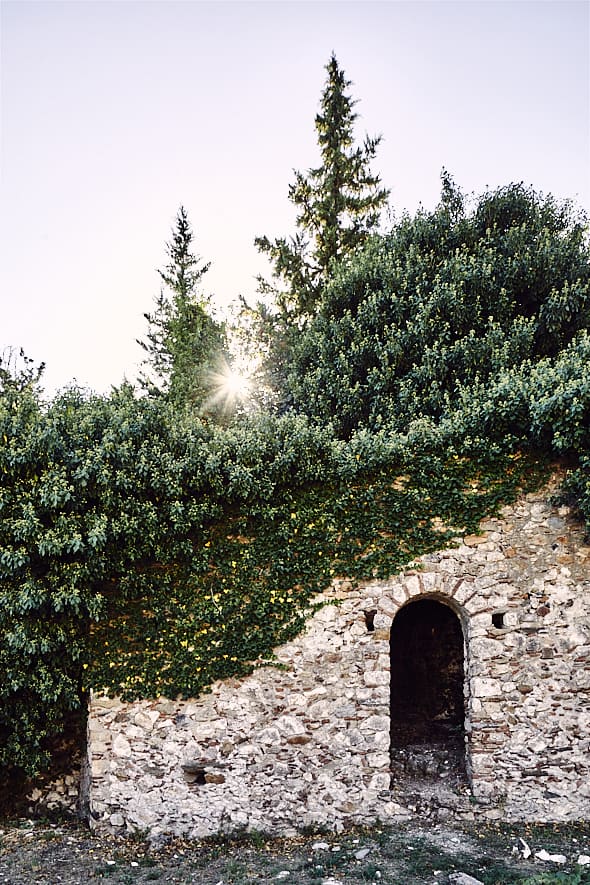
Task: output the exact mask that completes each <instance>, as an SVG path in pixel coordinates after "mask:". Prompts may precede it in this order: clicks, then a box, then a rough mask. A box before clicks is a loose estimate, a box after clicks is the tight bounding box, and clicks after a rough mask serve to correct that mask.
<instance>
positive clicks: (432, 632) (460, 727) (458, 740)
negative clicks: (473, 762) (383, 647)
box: [390, 593, 467, 779]
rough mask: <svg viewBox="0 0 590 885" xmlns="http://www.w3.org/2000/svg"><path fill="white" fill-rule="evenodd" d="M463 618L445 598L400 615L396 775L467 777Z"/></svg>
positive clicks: (394, 675) (393, 687)
mask: <svg viewBox="0 0 590 885" xmlns="http://www.w3.org/2000/svg"><path fill="white" fill-rule="evenodd" d="M462 615H463V613H462V612H461V611H457V606H456V604H454V601H453V600H451V599H449V598H448V597H446V596H444V595H442V594H440V593H429V594H420V595H418V596H415V597H413V598H412V599H410V600H409V601H408V602H406V603H405V604H404V605H403V606H401V607H400V608H399V610H398V611H397V613H396V615H395V617H394V620H393V623H392V625H391V631H390V667H391V677H390V754H391V764H392V774H393V776H394V777H395V774H396V773H397V774H398V775H399V774H404V775H407V774H411V775H414V776H415V775H431V776H436V777H440V776H441V775H445V776H447V775H449V774H452V775H454V777H455V778H460V779H463V778H464V777H465V772H466V759H465V724H466V713H467V711H466V691H465V684H466V672H467V667H466V665H467V661H466V642H465V638H464V637H465V630H464V624H463V617H462Z"/></svg>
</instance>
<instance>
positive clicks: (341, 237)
mask: <svg viewBox="0 0 590 885" xmlns="http://www.w3.org/2000/svg"><path fill="white" fill-rule="evenodd" d="M326 70H327V72H328V77H327V81H326V85H325V88H324V91H323V94H322V98H321V105H320V112H319V113H318V114H317V116H316V119H315V128H316V131H317V136H318V143H319V148H320V154H321V160H322V162H321V165H320V166H318V167H317V168H315V169H310V170H308V172H307V173H305V174H304V173H302V172H296V173H295V181H294V183H293V184H291V185H290V187H289V200H290V201H291V202H292V203H293V205H294V206H296V208H297V213H298V214H297V228H298V229H297V233H296V234H295V236H294V237H292V238H290V239H286V238H280V239H276V240H274V241H271V240H269V239H268V237H258V238H257V239H256V241H255V242H256V245H257V246H258V248H259V250H260V251H261V252H264V253H266V254H267V255H268V256H269V257H270V259H271V261H272V263H273V265H274V275H275V277H276V278H277V282H278V284H279V285H278V286H272V285H269V284H268V283H266V282H265V281H263V280H260V283H261V291H262V292H268V291H272V292H273V294H274V295H275V298H276V301H277V306H278V308H279V311H280V315H281V319H282V320H283V321H286V322H287V323H288V324H297V325H300V324H301V322H302V321H305V320H306V319H307V318H309V317H311V316H313V315H314V314H315V313H316V312H317V308H318V304H319V299H320V296H321V290H322V286H323V285H324V283H325V282H326V280H327V279H328V276H329V273H330V269H331V267H332V265H333V263H334V262H336V261H338V260H340V259H342V258H344V257H345V256H347V255H349V254H351V253H352V252H354V251H356V250H357V249H358V248H359V247H360V246H362V245H363V243H364V242H365V240H366V239H367V236H368V235H369V234H370V232H371V231H373V230H375V228H376V227H377V225H378V223H379V219H380V215H381V212H382V210H383V208H384V207H385V205H386V203H387V198H388V196H389V191H388V190H386V189H385V188H383V187H381V181H380V178H379V176H378V175H374V174H373V173H372V172H371V169H370V164H371V161H372V160H373V159H374V157H375V154H376V151H377V147H378V145H379V143H380V141H381V137H380V136H378V137H376V138H369V137H366V138H365V141H364V143H363V145H362V146H360V147H355V146H354V131H353V130H354V123H355V120H356V119H357V114H356V113H355V112H354V110H353V108H354V105H355V104H356V102H355V101H353V99H352V98H351V96H350V94H349V93H348V92H347V90H348V88H349V86H350V85H351V81H350V80H347V79H346V77H345V75H344V72H343V71H342V70H341V68H340V67H339V65H338V61H337V59H336V56H335V55H334V54H333V53H332V56H331V58H330V61H329V62H328V64H327V65H326Z"/></svg>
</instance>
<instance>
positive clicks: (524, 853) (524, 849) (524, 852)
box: [519, 837, 531, 860]
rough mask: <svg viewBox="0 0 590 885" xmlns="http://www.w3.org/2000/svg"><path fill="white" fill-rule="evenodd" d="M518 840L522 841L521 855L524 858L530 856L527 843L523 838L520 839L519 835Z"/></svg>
mask: <svg viewBox="0 0 590 885" xmlns="http://www.w3.org/2000/svg"><path fill="white" fill-rule="evenodd" d="M519 842H521V843H522V856H523V857H524V859H525V860H526V859H527V857H530V856H531V849H530V848H529V846H528V845H527V843H526V842H525V841H524V839H522V838H520V837H519Z"/></svg>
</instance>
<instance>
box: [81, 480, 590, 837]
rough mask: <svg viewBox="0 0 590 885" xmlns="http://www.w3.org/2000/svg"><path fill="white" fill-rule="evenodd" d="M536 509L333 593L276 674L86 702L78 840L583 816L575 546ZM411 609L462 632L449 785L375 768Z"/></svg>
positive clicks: (551, 515)
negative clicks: (83, 820) (432, 817)
mask: <svg viewBox="0 0 590 885" xmlns="http://www.w3.org/2000/svg"><path fill="white" fill-rule="evenodd" d="M547 495H548V490H545V491H544V492H543V493H539V494H536V495H528V496H526V497H524V498H523V499H521V500H520V501H518V503H516V504H515V505H514V506H511V507H507V508H504V510H503V511H502V513H501V516H500V517H499V518H497V519H490V520H488V521H486V522H484V523H482V525H481V530H482V534H481V535H477V536H470V537H465V538H462V539H460V542H459V544H458V546H457V547H455V548H453V549H447V550H444V551H442V552H440V553H437V554H434V555H428V556H425V557H423V558H422V560H421V561H420V568H419V569H415V570H411V571H406V572H404V573H403V574H401V575H398V576H396V577H395V578H392V579H391V580H388V581H375V582H370V583H367V584H365V585H363V586H361V587H357V588H352V587H351V586H350V585H349V584H348V583H347V582H346V581H338V582H335V584H334V585H333V586H332V587H331V588H330V590H329V591H328V592H327V593H326V594H325V602H326V605H325V606H324V607H323V608H321V609H320V610H319V611H318V612H317V613H316V614H315V616H314V617H313V618H312V619H311V620H310V621H309V623H308V625H307V629H306V630H305V632H304V633H303V634H302V635H301V636H299V637H298V638H297V639H296V640H295V641H293V642H291V643H289V644H287V645H284V646H282V647H281V648H279V649H277V652H276V655H277V660H278V661H279V662H280V663H281V664H282V665H283V668H281V669H277V668H272V667H265V668H262V669H259V670H256V671H255V672H254V673H253V674H252V675H251V676H249V677H246V678H242V679H232V680H226V681H223V682H218V683H216V684H215V685H213V687H212V691H211V693H210V694H207V695H203V696H202V697H200V698H198V699H196V700H189V701H175V700H169V699H163V698H160V699H157V700H143V701H139V702H137V703H134V704H122V703H121V702H120V701H119V700H116V699H109V698H106V697H102V696H97V695H95V696H94V697H93V699H92V703H91V709H90V718H89V764H90V768H91V778H90V788H89V797H88V798H89V804H90V811H91V816H92V820H93V822H94V824H95V825H97V826H105V827H112V828H124V827H125V828H127V829H129V830H136V829H139V830H146V829H147V830H149V831H151V833H152V835H154V836H157V835H158V834H164V833H172V834H179V835H180V834H183V835H187V836H191V837H204V836H207V835H210V834H214V833H218V832H227V831H232V830H236V829H240V828H248V829H258V830H264V831H270V832H274V833H276V834H290V833H293V831H295V830H297V829H299V828H302V827H310V826H322V827H330V828H333V829H336V830H339V829H341V828H343V827H345V826H347V825H351V824H370V823H373V822H375V821H376V820H381V821H384V822H387V821H389V822H393V821H396V820H400V819H403V818H407V817H409V816H411V815H413V814H415V813H417V812H419V811H421V812H422V813H432V814H434V813H436V814H438V815H443V814H447V815H448V814H452V815H456V816H459V817H463V818H467V819H470V818H471V819H473V818H474V816H476V815H477V816H482V815H483V816H485V817H487V818H502V819H505V820H543V821H563V820H571V819H580V818H587V817H589V816H590V547H588V546H586V545H585V543H584V535H583V531H582V529H581V527H580V526H579V525H576V524H575V523H574V522H573V521H572V519H571V515H570V513H569V511H568V508H566V507H560V508H559V509H556V508H553V507H551V506H550V505H549V504H548V503H547ZM423 598H430V599H437V600H439V601H440V602H442V603H444V604H445V605H447V606H449V607H450V608H451V609H452V610H453V611H454V612H455V613H456V615H457V617H458V618H459V620H460V623H461V625H462V629H463V636H464V644H465V648H464V653H465V674H464V697H465V730H464V733H465V742H466V750H465V757H466V758H465V761H466V766H467V777H468V780H467V781H465V782H462V781H461V779H460V778H459V779H454V780H453V778H448V779H447V780H446V781H445V778H444V772H443V773H438V772H437V773H435V775H434V777H432V776H431V777H430V778H428V777H425V778H423V779H422V780H420V778H417V779H416V778H415V779H414V780H413V781H410V780H407V779H404V778H403V777H401V776H400V777H399V778H398V777H397V776H396V773H395V771H392V769H391V763H390V727H389V726H390V691H389V681H390V630H391V625H392V622H393V620H394V618H395V617H396V614H397V612H398V611H399V610H400V608H402V607H404V606H408V605H411V604H412V602H413V601H415V600H418V599H423ZM367 612H368V613H370V614H369V616H367V615H366V613H367ZM373 612H375V614H374V615H373ZM425 796H426V798H427V800H428V801H425V800H424V797H425ZM421 803H422V804H421ZM425 809H426V810H425Z"/></svg>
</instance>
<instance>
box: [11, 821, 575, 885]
mask: <svg viewBox="0 0 590 885" xmlns="http://www.w3.org/2000/svg"><path fill="white" fill-rule="evenodd" d="M539 855H540V856H539ZM103 880H104V881H105V883H109V885H123V883H125V885H135V883H138V885H139V883H148V882H149V883H162V885H164V883H172V882H175V883H191V885H250V883H252V885H255V883H271V882H273V883H274V882H277V883H280V882H282V883H285V885H361V883H374V885H477V883H483V885H510V883H521V885H590V823H581V824H575V825H566V824H561V825H537V826H531V825H527V824H521V825H514V824H511V825H507V824H497V825H490V824H487V825H484V826H477V825H469V826H466V825H461V826H456V825H450V824H448V823H445V824H444V825H443V824H435V823H429V822H427V821H423V822H412V823H411V824H410V823H408V824H404V825H402V826H398V827H396V828H395V829H393V828H389V827H374V828H372V829H368V830H351V831H349V832H346V833H343V834H339V835H335V834H333V833H331V834H317V833H316V834H313V835H306V836H299V837H297V838H294V839H289V840H285V839H281V840H277V839H268V838H267V837H266V836H264V835H263V834H258V833H256V834H249V835H244V836H243V837H240V838H236V837H233V838H229V837H225V838H222V837H220V838H218V839H215V840H209V841H207V842H200V843H190V842H185V841H179V840H176V841H170V842H166V841H165V840H161V841H160V842H159V843H158V844H150V843H149V841H147V840H145V839H141V838H138V837H137V836H135V837H133V838H127V839H123V838H113V837H108V838H107V837H102V838H101V837H99V836H98V835H95V834H93V833H90V832H89V831H88V830H87V829H85V828H84V827H83V826H82V825H80V824H79V823H76V822H74V821H70V822H68V821H59V822H53V823H50V822H48V821H40V820H28V819H21V820H18V821H5V822H3V823H2V822H0V885H86V883H88V882H97V883H99V882H102V881H103Z"/></svg>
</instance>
